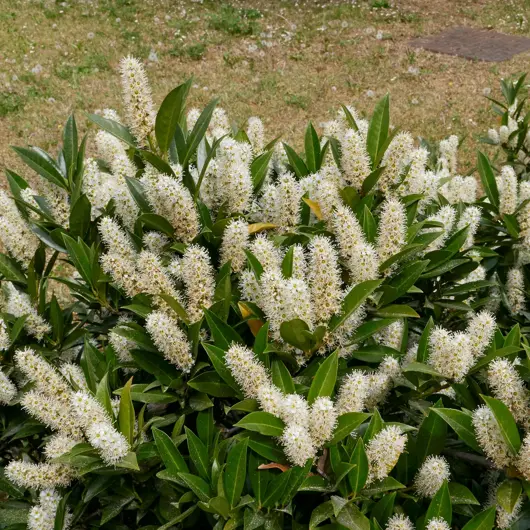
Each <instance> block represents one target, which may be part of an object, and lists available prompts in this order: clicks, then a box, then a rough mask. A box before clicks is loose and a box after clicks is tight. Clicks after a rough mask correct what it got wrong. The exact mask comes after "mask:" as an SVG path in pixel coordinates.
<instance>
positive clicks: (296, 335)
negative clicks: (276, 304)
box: [280, 318, 311, 352]
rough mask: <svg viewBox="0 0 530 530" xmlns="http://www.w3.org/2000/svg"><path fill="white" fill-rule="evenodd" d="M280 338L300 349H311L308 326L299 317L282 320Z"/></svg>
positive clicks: (306, 350)
mask: <svg viewBox="0 0 530 530" xmlns="http://www.w3.org/2000/svg"><path fill="white" fill-rule="evenodd" d="M280 335H281V337H282V339H283V340H284V341H285V342H287V344H291V345H292V346H294V347H295V348H298V349H300V350H302V351H305V352H308V351H311V338H310V332H309V326H308V325H307V324H306V323H305V322H304V321H303V320H300V319H299V318H295V319H293V320H289V321H287V322H282V323H281V325H280Z"/></svg>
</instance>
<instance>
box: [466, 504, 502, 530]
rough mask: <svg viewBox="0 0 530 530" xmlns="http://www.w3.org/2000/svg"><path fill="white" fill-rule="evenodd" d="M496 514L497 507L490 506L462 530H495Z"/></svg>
mask: <svg viewBox="0 0 530 530" xmlns="http://www.w3.org/2000/svg"><path fill="white" fill-rule="evenodd" d="M496 514H497V510H496V507H495V506H490V507H489V508H488V509H487V510H484V511H483V512H480V513H477V515H475V516H474V517H473V518H472V519H471V520H470V521H468V522H467V523H466V524H465V525H464V528H462V530H493V526H494V525H495V516H496Z"/></svg>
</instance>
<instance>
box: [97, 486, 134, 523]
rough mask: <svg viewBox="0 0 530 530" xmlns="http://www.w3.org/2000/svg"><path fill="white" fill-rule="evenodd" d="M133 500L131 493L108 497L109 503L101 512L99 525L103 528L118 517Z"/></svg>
mask: <svg viewBox="0 0 530 530" xmlns="http://www.w3.org/2000/svg"><path fill="white" fill-rule="evenodd" d="M133 500H134V495H133V494H132V493H128V492H127V493H125V494H124V495H113V496H112V497H110V502H109V504H107V506H105V508H103V510H102V512H101V521H100V523H99V524H100V525H101V526H103V525H104V524H105V523H108V522H109V521H110V520H111V519H114V517H116V516H118V515H119V514H120V513H121V512H122V511H123V509H124V508H125V507H126V506H127V505H128V504H129V503H130V502H132V501H133Z"/></svg>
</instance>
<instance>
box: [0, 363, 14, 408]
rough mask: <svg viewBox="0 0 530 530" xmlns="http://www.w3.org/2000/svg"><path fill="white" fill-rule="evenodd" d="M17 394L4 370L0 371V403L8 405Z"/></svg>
mask: <svg viewBox="0 0 530 530" xmlns="http://www.w3.org/2000/svg"><path fill="white" fill-rule="evenodd" d="M16 395H17V387H16V386H15V385H14V384H13V383H12V382H11V380H10V379H9V377H7V375H6V374H4V372H2V371H0V403H2V404H3V405H8V404H9V403H10V402H11V400H12V399H13V398H14V397H15V396H16Z"/></svg>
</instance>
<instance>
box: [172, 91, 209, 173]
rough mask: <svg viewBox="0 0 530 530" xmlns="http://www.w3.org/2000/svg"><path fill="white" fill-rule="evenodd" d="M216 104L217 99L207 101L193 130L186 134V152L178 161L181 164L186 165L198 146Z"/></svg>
mask: <svg viewBox="0 0 530 530" xmlns="http://www.w3.org/2000/svg"><path fill="white" fill-rule="evenodd" d="M216 106H217V99H213V100H212V101H210V103H208V105H206V107H204V110H203V111H202V113H201V115H200V116H199V118H198V120H197V121H196V122H195V125H194V126H193V130H192V131H191V132H190V134H189V136H188V142H187V144H186V152H185V154H184V157H183V159H182V161H180V160H179V163H180V164H181V165H182V166H187V164H188V162H189V161H190V160H191V157H192V155H193V153H195V151H196V149H197V147H198V146H199V143H200V142H201V140H202V138H203V136H204V135H205V134H206V131H207V130H208V126H209V125H210V120H211V119H212V115H213V111H214V110H215V107H216Z"/></svg>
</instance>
